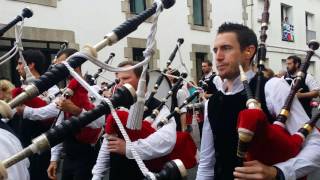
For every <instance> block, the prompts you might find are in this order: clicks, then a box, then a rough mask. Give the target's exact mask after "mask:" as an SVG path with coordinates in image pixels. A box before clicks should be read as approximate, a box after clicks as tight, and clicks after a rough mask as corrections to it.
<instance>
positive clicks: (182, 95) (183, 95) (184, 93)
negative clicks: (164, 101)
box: [177, 86, 189, 114]
mask: <svg viewBox="0 0 320 180" xmlns="http://www.w3.org/2000/svg"><path fill="white" fill-rule="evenodd" d="M188 96H189V91H188V89H186V87H185V86H182V88H180V89H178V92H177V104H178V106H181V105H182V104H183V102H184V100H186V99H187V98H188ZM180 112H181V114H182V113H186V112H187V108H186V106H184V107H183V108H181V109H180Z"/></svg>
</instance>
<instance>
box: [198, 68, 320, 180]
mask: <svg viewBox="0 0 320 180" xmlns="http://www.w3.org/2000/svg"><path fill="white" fill-rule="evenodd" d="M246 74H247V77H248V79H252V77H253V75H254V73H253V72H252V71H249V72H247V73H246ZM214 83H215V85H216V86H217V88H218V90H221V91H222V92H223V93H224V94H226V95H228V94H236V93H238V92H240V91H242V90H243V85H242V83H241V81H240V78H239V77H238V78H237V79H235V80H234V82H233V89H232V90H230V89H229V91H230V92H228V93H226V92H225V91H224V89H225V87H226V83H225V82H224V81H222V80H221V79H220V77H215V78H214ZM289 91H290V86H289V85H288V83H287V82H286V81H285V80H284V79H282V78H272V79H270V80H269V81H268V82H267V83H266V85H265V95H266V103H267V107H268V109H269V111H270V113H271V114H273V115H277V114H279V112H280V110H281V108H282V106H283V104H284V102H285V100H286V97H287V96H288V94H289ZM207 105H208V104H207V103H206V106H205V119H204V125H203V131H202V141H201V153H200V163H199V167H198V172H197V178H196V179H197V180H209V179H210V180H212V179H213V178H214V164H215V158H214V153H215V151H214V145H213V135H212V130H211V126H210V123H209V120H208V115H207V112H208V109H207ZM308 120H309V118H308V116H307V115H306V114H305V112H304V110H303V108H302V106H301V104H300V103H299V101H298V99H297V98H296V97H295V98H294V100H293V103H292V107H291V112H290V116H289V118H288V120H287V122H286V127H287V129H288V131H289V132H290V134H293V133H295V132H297V130H298V129H299V128H301V127H302V126H303V124H304V123H305V122H307V121H308ZM319 138H320V134H319V132H318V131H317V130H314V131H313V132H312V133H311V134H310V135H309V136H308V138H307V140H306V141H305V143H304V145H303V149H302V150H301V152H300V153H299V154H298V155H297V156H296V157H295V158H291V159H289V160H287V161H286V162H282V163H278V164H275V166H277V167H278V168H280V169H281V170H282V172H283V173H284V176H285V179H288V180H294V179H297V178H300V177H302V176H305V175H307V174H308V173H310V172H311V171H313V170H315V169H316V168H319V167H320V153H317V151H318V149H320V141H319Z"/></svg>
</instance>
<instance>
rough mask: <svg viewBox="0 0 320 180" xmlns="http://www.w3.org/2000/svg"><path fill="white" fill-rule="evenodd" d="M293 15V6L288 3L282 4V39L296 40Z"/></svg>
mask: <svg viewBox="0 0 320 180" xmlns="http://www.w3.org/2000/svg"><path fill="white" fill-rule="evenodd" d="M292 17H293V16H292V7H291V6H289V5H286V4H281V30H282V41H288V42H294V26H293V22H292Z"/></svg>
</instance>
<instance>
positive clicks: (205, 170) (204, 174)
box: [196, 102, 215, 180]
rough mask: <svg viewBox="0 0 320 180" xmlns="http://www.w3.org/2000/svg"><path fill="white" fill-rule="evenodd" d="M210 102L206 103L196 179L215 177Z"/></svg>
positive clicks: (202, 179) (206, 179)
mask: <svg viewBox="0 0 320 180" xmlns="http://www.w3.org/2000/svg"><path fill="white" fill-rule="evenodd" d="M207 107H208V102H206V105H205V114H204V115H205V119H204V123H203V129H202V139H201V148H200V149H201V151H200V162H199V166H198V172H197V178H196V180H212V179H213V178H214V164H215V158H214V146H213V135H212V130H211V126H210V123H209V119H208V113H207V112H208V111H207Z"/></svg>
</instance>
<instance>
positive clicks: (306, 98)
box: [283, 56, 320, 118]
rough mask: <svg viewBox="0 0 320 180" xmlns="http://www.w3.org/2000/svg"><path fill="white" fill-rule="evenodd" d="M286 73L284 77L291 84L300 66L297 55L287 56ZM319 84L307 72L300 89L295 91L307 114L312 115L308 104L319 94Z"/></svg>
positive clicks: (299, 59)
mask: <svg viewBox="0 0 320 180" xmlns="http://www.w3.org/2000/svg"><path fill="white" fill-rule="evenodd" d="M286 65H287V73H286V74H285V75H284V77H283V78H284V79H285V80H286V81H287V83H288V84H289V85H291V86H292V85H293V81H294V79H295V78H296V77H297V73H298V70H299V67H300V66H301V58H300V57H298V56H289V57H288V58H287V59H286ZM319 91H320V85H319V83H318V82H317V81H316V79H315V78H314V77H313V76H312V75H311V74H309V73H307V75H306V78H305V80H304V81H303V82H302V85H301V90H300V91H299V92H297V93H296V95H297V97H298V99H299V101H300V103H301V105H302V107H303V109H304V110H305V111H306V113H307V114H308V116H309V117H310V118H311V116H312V107H311V106H310V103H311V100H312V99H313V98H317V97H318V96H319Z"/></svg>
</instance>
